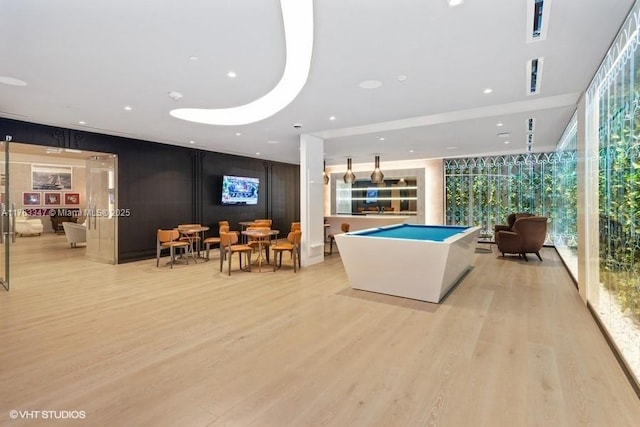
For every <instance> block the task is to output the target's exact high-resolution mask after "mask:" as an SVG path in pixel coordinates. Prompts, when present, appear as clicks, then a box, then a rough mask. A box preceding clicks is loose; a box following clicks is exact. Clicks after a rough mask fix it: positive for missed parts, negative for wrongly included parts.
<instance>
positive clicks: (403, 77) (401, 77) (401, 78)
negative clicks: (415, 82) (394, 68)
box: [398, 74, 407, 82]
mask: <svg viewBox="0 0 640 427" xmlns="http://www.w3.org/2000/svg"><path fill="white" fill-rule="evenodd" d="M405 80H407V76H405V75H404V74H400V75H399V76H398V81H399V82H403V81H405Z"/></svg>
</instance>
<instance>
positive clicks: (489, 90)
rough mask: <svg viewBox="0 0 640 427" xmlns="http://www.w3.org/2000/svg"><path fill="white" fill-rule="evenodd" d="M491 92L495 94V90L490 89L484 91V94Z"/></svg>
mask: <svg viewBox="0 0 640 427" xmlns="http://www.w3.org/2000/svg"><path fill="white" fill-rule="evenodd" d="M491 92H493V89H491V88H490V87H488V88H486V89H485V90H484V93H491Z"/></svg>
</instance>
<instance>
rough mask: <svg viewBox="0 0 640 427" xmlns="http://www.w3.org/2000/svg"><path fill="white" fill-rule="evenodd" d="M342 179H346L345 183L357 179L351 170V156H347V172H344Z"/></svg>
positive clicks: (351, 182)
mask: <svg viewBox="0 0 640 427" xmlns="http://www.w3.org/2000/svg"><path fill="white" fill-rule="evenodd" d="M342 179H344V183H345V184H353V183H354V182H355V180H356V176H355V175H354V174H353V171H352V170H351V157H347V173H345V174H344V176H343V177H342Z"/></svg>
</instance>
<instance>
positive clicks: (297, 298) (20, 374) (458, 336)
mask: <svg viewBox="0 0 640 427" xmlns="http://www.w3.org/2000/svg"><path fill="white" fill-rule="evenodd" d="M83 252H84V249H70V248H68V245H67V244H66V241H65V239H64V236H53V235H47V236H42V237H39V238H38V237H32V238H26V237H25V238H20V239H18V242H17V243H16V245H15V246H14V253H16V256H15V257H14V258H15V262H14V265H13V287H12V290H11V291H10V292H1V293H0V322H1V324H0V389H1V390H2V394H1V399H0V425H11V426H14V425H32V424H38V425H74V426H75V425H91V426H107V425H109V426H129V425H131V426H321V425H327V426H350V425H354V426H427V425H439V426H456V427H457V426H492V427H493V426H510V427H511V426H582V425H591V426H636V425H638V420H639V419H640V402H639V400H638V399H637V397H636V396H635V394H634V393H633V391H632V389H631V387H630V385H629V384H628V382H627V380H626V379H625V377H624V375H623V373H622V371H621V369H620V367H619V366H618V364H617V362H616V360H615V358H614V356H613V355H612V353H611V351H610V350H609V348H608V346H607V345H606V343H605V340H604V339H603V337H602V336H601V334H600V332H599V331H598V328H597V326H596V325H595V323H594V321H593V319H592V318H591V315H590V314H589V313H588V311H587V309H586V308H585V307H584V305H583V304H582V303H581V301H580V298H579V296H578V294H577V291H576V289H575V287H574V285H573V284H572V283H571V281H570V279H569V276H568V274H567V273H566V272H565V270H564V269H563V267H562V263H561V261H560V260H559V259H558V257H557V255H556V254H555V251H554V250H553V249H544V250H543V251H542V256H543V258H544V262H542V263H541V262H539V261H537V260H536V259H535V257H531V258H533V259H532V260H531V261H530V262H529V263H525V262H524V261H519V260H517V259H515V258H514V259H504V258H501V257H499V256H498V254H497V252H495V247H494V252H493V253H477V254H476V255H475V261H474V264H475V267H474V268H473V270H472V271H471V272H470V273H469V274H468V275H467V276H466V277H465V278H464V280H463V281H462V282H461V283H460V284H459V285H458V286H457V287H456V288H455V289H454V291H453V292H452V293H451V294H450V295H449V296H448V298H447V299H446V300H445V301H444V303H442V304H440V305H433V304H428V303H421V302H416V301H407V300H403V299H398V298H393V297H388V296H380V295H376V294H368V293H363V292H357V291H351V290H350V289H349V288H348V281H347V278H346V276H345V273H344V270H343V268H342V264H341V261H340V258H339V255H333V256H332V257H330V258H327V260H326V262H325V263H323V264H320V265H315V266H311V267H304V268H303V269H302V271H300V272H298V273H296V274H294V273H293V271H292V270H290V269H288V268H287V269H285V268H283V269H282V270H279V271H278V272H276V273H272V272H262V273H245V272H238V271H234V272H233V273H232V275H231V276H230V277H228V276H227V275H226V273H225V274H220V273H219V272H218V260H217V259H216V260H214V261H212V262H208V263H198V264H197V265H193V264H190V265H189V266H186V265H178V266H176V267H175V268H174V269H173V270H170V269H169V268H168V267H161V268H156V266H155V260H147V261H142V262H136V263H129V264H123V265H119V266H109V265H101V264H96V263H92V262H88V261H84V260H83V259H82V256H83ZM216 256H217V254H216ZM285 258H286V256H285ZM162 261H166V258H165V259H163V260H162ZM427 262H428V260H425V263H427ZM389 268H393V266H389ZM11 409H16V410H22V411H25V410H32V411H33V410H56V411H62V410H69V411H73V410H75V411H85V414H86V417H85V419H84V420H76V421H74V422H69V421H66V422H65V421H64V420H61V421H56V422H53V421H51V420H48V422H46V423H45V422H44V421H42V420H40V422H39V423H36V422H34V420H24V419H23V420H20V419H18V420H15V421H11V420H9V410H11Z"/></svg>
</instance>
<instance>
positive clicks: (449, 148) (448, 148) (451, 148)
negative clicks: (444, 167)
mask: <svg viewBox="0 0 640 427" xmlns="http://www.w3.org/2000/svg"><path fill="white" fill-rule="evenodd" d="M457 149H458V147H447V150H457Z"/></svg>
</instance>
